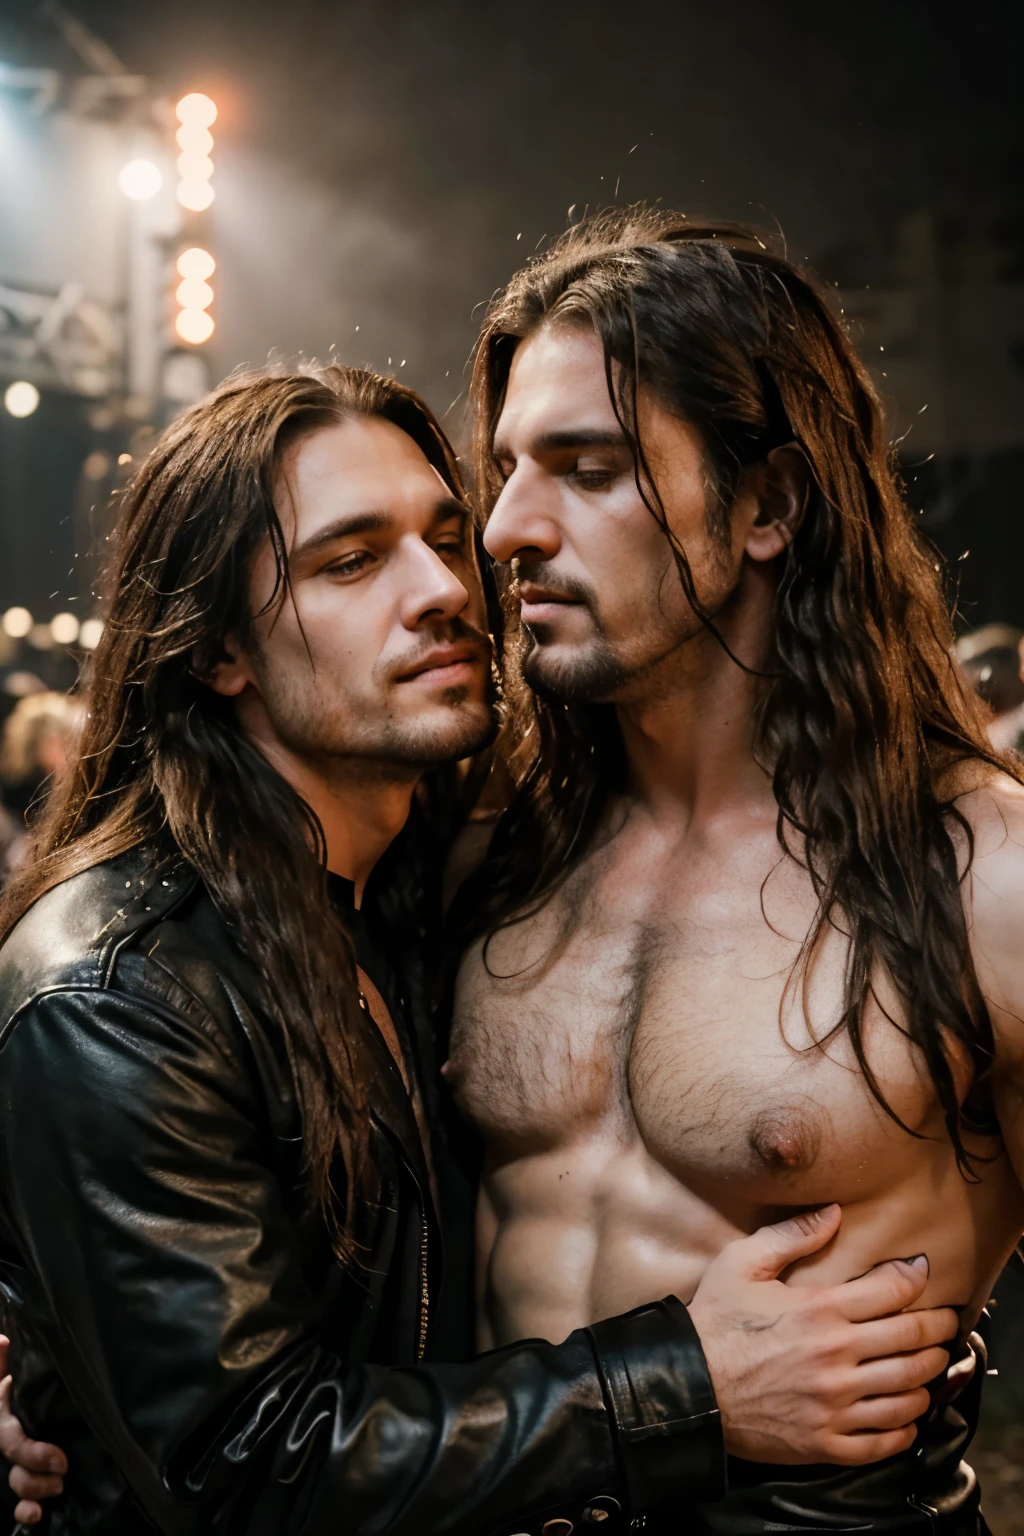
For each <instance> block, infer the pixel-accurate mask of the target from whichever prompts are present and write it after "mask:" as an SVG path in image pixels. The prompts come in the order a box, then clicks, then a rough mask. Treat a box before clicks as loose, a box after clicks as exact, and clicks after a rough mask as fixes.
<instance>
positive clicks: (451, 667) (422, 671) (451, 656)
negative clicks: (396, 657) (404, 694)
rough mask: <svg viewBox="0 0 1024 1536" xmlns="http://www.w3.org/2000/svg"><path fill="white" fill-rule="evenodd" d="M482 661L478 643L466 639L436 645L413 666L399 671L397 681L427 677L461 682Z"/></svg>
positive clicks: (402, 681) (404, 681)
mask: <svg viewBox="0 0 1024 1536" xmlns="http://www.w3.org/2000/svg"><path fill="white" fill-rule="evenodd" d="M482 661H483V652H482V650H481V648H480V646H478V645H473V644H470V643H468V642H466V641H463V642H453V643H452V644H451V645H438V646H435V647H434V649H433V650H432V651H428V652H427V654H426V655H425V656H421V657H420V659H419V661H418V662H416V664H415V666H412V667H410V668H409V670H408V671H407V672H403V673H401V675H400V676H399V677H398V678H397V681H398V682H400V683H408V682H411V681H412V679H413V678H416V677H429V678H431V679H432V680H433V679H437V680H438V681H443V682H461V681H462V680H463V679H464V678H469V677H471V676H472V674H473V672H474V671H475V670H476V668H477V667H478V666H480V664H481V663H482Z"/></svg>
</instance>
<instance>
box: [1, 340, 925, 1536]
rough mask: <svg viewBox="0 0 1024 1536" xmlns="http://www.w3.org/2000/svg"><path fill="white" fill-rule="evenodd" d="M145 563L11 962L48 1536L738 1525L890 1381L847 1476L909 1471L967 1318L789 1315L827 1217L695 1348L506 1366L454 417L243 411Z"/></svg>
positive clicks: (614, 1332) (896, 1287)
mask: <svg viewBox="0 0 1024 1536" xmlns="http://www.w3.org/2000/svg"><path fill="white" fill-rule="evenodd" d="M114 544H115V554H114V562H113V571H112V580H111V594H110V599H109V607H108V612H107V619H106V628H105V630H104V635H103V639H102V642H101V644H100V646H99V647H98V649H97V651H96V653H95V657H94V661H93V667H92V675H91V679H90V682H89V686H88V691H87V709H88V717H87V721H86V725H85V728H84V732H83V737H82V740H81V743H80V751H79V753H78V755H77V756H76V757H75V758H74V760H73V762H72V763H71V764H70V765H69V771H68V773H67V774H66V775H65V777H64V778H63V779H62V780H61V781H60V783H59V784H58V785H57V787H56V789H55V791H54V793H53V796H52V799H51V801H50V804H49V806H48V808H47V811H46V814H45V817H44V818H43V820H42V822H41V824H40V826H39V828H38V831H37V834H36V843H35V849H34V857H33V859H32V861H31V862H30V864H29V865H28V866H27V867H26V868H25V869H24V871H23V872H22V873H21V874H20V875H19V877H18V878H17V880H16V881H15V883H14V884H13V886H12V887H11V889H10V891H9V892H8V894H7V896H6V901H5V906H4V909H3V917H2V931H3V935H4V937H3V944H2V948H0V1004H2V1007H0V1031H2V1033H0V1140H2V1146H3V1155H2V1165H0V1294H2V1298H3V1308H4V1315H5V1319H4V1320H5V1323H6V1325H7V1327H8V1330H9V1332H10V1334H11V1340H12V1347H13V1360H12V1364H13V1369H14V1375H15V1378H16V1381H17V1392H18V1396H17V1400H16V1407H17V1410H18V1411H19V1412H20V1414H21V1415H22V1416H23V1417H24V1419H25V1421H26V1423H27V1425H28V1426H29V1428H31V1429H33V1430H34V1431H36V1432H37V1433H41V1432H45V1433H46V1434H47V1435H48V1436H50V1437H51V1438H53V1439H54V1440H56V1441H58V1442H59V1443H60V1444H61V1445H62V1446H63V1448H64V1450H65V1451H66V1452H67V1453H68V1455H69V1461H70V1470H69V1474H68V1481H67V1486H66V1488H64V1490H63V1496H62V1497H61V1498H60V1499H59V1500H58V1501H57V1503H56V1504H55V1506H54V1509H53V1515H52V1521H51V1529H52V1530H53V1531H54V1532H60V1533H67V1536H71V1533H80V1532H84V1531H89V1532H94V1533H110V1536H114V1533H129V1532H130V1533H132V1536H135V1533H137V1532H138V1531H139V1530H140V1529H142V1528H143V1527H145V1528H146V1529H150V1528H153V1527H155V1528H156V1529H158V1530H160V1531H163V1532H167V1533H173V1536H178V1533H182V1536H184V1533H192V1532H201V1531H209V1530H213V1529H216V1530H222V1531H225V1532H236V1533H257V1532H260V1533H267V1536H270V1533H273V1536H281V1533H285V1532H288V1531H294V1532H296V1533H297V1532H299V1531H301V1532H303V1533H304V1536H315V1533H319V1532H324V1533H326V1532H332V1533H333V1532H335V1531H337V1530H338V1529H349V1530H353V1531H390V1532H395V1533H398V1536H401V1533H408V1536H413V1533H415V1536H422V1533H425V1532H429V1531H431V1530H435V1529H436V1530H439V1531H440V1530H443V1531H446V1532H449V1533H453V1536H459V1533H462V1536H478V1533H483V1532H487V1531H499V1530H508V1529H514V1530H519V1529H521V1528H522V1527H523V1526H524V1524H525V1523H526V1522H528V1521H532V1522H533V1524H532V1525H531V1529H537V1528H539V1527H540V1526H541V1525H544V1527H545V1529H546V1530H547V1531H548V1533H549V1536H551V1533H552V1532H557V1531H564V1530H566V1529H567V1528H568V1527H570V1526H572V1525H573V1524H575V1523H576V1522H577V1521H579V1520H584V1521H586V1522H588V1523H599V1522H601V1521H603V1520H604V1519H606V1518H608V1517H610V1512H611V1511H612V1510H618V1509H620V1508H621V1509H624V1510H625V1511H626V1512H627V1513H628V1515H629V1516H630V1517H631V1518H632V1517H636V1518H638V1519H642V1518H644V1517H645V1515H646V1513H647V1512H648V1511H650V1510H655V1509H657V1508H659V1507H662V1506H664V1505H666V1504H670V1505H671V1504H673V1503H677V1502H678V1501H680V1500H682V1499H686V1498H698V1497H715V1496H717V1494H718V1493H719V1492H720V1491H721V1488H722V1474H723V1466H724V1458H723V1444H726V1445H729V1446H730V1447H731V1448H732V1449H734V1450H737V1451H740V1452H742V1451H743V1450H744V1449H746V1450H748V1451H749V1452H750V1453H751V1454H756V1452H757V1445H756V1443H755V1440H754V1438H752V1434H751V1427H752V1426H753V1428H754V1432H755V1434H756V1432H757V1431H758V1430H759V1431H760V1433H761V1434H762V1436H763V1435H764V1434H765V1433H767V1430H768V1426H769V1425H770V1424H771V1423H772V1421H773V1420H774V1419H777V1418H779V1417H780V1413H781V1408H782V1406H783V1405H786V1406H787V1407H788V1406H789V1405H790V1404H791V1400H792V1397H793V1392H794V1388H795V1390H796V1392H797V1394H798V1395H799V1396H800V1399H801V1402H800V1407H799V1409H798V1410H797V1411H796V1412H795V1413H793V1412H790V1418H789V1423H788V1425H787V1427H786V1429H785V1430H784V1438H785V1440H786V1443H787V1446H788V1448H789V1450H790V1452H791V1454H793V1455H794V1456H796V1457H797V1458H798V1459H803V1460H809V1459H814V1458H815V1456H816V1455H817V1456H820V1454H821V1451H822V1449H823V1448H826V1447H828V1446H830V1445H832V1444H833V1443H836V1441H837V1439H838V1441H840V1442H841V1441H842V1438H843V1432H842V1428H841V1426H839V1427H837V1422H836V1421H837V1419H841V1418H843V1417H845V1397H846V1394H847V1392H848V1389H849V1384H850V1381H851V1379H852V1377H853V1376H854V1375H855V1374H856V1368H857V1363H858V1362H859V1361H860V1360H861V1359H863V1358H865V1357H866V1356H867V1355H871V1356H877V1355H879V1354H883V1355H887V1356H890V1355H894V1354H895V1355H896V1356H897V1358H895V1359H888V1360H887V1361H885V1363H884V1366H883V1367H882V1369H883V1371H887V1372H888V1376H887V1380H888V1381H889V1383H890V1384H891V1385H892V1387H893V1389H894V1390H897V1391H899V1392H900V1412H898V1413H896V1415H895V1416H894V1415H893V1414H892V1413H891V1412H890V1411H888V1410H887V1411H886V1413H885V1414H884V1415H883V1419H884V1422H882V1423H881V1424H880V1425H879V1426H878V1433H876V1434H871V1435H868V1436H866V1437H865V1438H864V1439H863V1440H860V1441H859V1442H857V1443H856V1444H854V1443H853V1441H852V1440H851V1441H850V1447H849V1453H850V1455H851V1457H856V1458H858V1459H864V1458H867V1457H871V1456H876V1457H877V1456H879V1455H883V1454H885V1452H886V1450H888V1449H891V1448H892V1447H893V1446H894V1444H897V1443H905V1441H906V1440H907V1439H909V1438H910V1437H911V1436H912V1435H913V1429H912V1428H910V1429H906V1428H904V1427H903V1426H905V1425H907V1424H908V1423H909V1421H911V1420H912V1418H913V1413H914V1409H915V1404H916V1401H917V1392H915V1390H914V1389H915V1388H919V1387H920V1385H921V1383H922V1382H923V1381H924V1380H925V1379H926V1378H927V1376H928V1374H930V1373H933V1372H934V1371H935V1370H937V1369H938V1368H940V1366H942V1365H943V1364H944V1362H945V1360H946V1359H947V1355H946V1352H945V1351H944V1350H942V1349H941V1348H938V1347H937V1346H938V1345H939V1344H940V1342H941V1341H942V1340H943V1339H945V1338H948V1336H949V1332H950V1330H951V1328H952V1326H953V1321H954V1320H953V1319H952V1317H951V1314H949V1313H948V1312H947V1311H944V1310H943V1309H935V1310H932V1311H930V1312H929V1313H928V1314H927V1316H926V1317H925V1322H924V1324H923V1326H922V1327H921V1328H916V1329H915V1330H914V1332H913V1337H912V1338H911V1337H910V1336H909V1335H908V1334H907V1331H906V1327H905V1325H904V1323H903V1321H902V1320H901V1319H900V1318H899V1317H897V1318H895V1319H889V1320H888V1321H885V1322H865V1321H863V1319H864V1318H868V1317H870V1318H877V1317H883V1316H884V1315H885V1314H886V1313H888V1312H893V1311H896V1312H898V1311H899V1309H900V1308H901V1307H904V1306H906V1305H909V1304H911V1303H913V1302H914V1301H915V1300H916V1299H917V1298H918V1297H919V1295H920V1293H921V1290H922V1288H923V1275H922V1274H921V1273H919V1271H918V1270H916V1269H915V1268H914V1267H913V1266H912V1265H908V1264H898V1263H897V1264H888V1265H886V1266H883V1267H882V1268H881V1269H880V1270H879V1271H878V1272H877V1273H876V1274H874V1275H872V1276H868V1277H866V1278H865V1279H863V1280H859V1281H857V1282H855V1283H854V1284H852V1285H848V1286H843V1287H834V1286H824V1287H822V1288H820V1289H818V1290H816V1291H815V1292H814V1293H813V1295H811V1294H810V1293H807V1294H806V1295H805V1297H804V1298H803V1299H802V1300H799V1301H798V1303H797V1305H795V1306H794V1305H793V1296H792V1293H791V1292H789V1291H788V1290H787V1288H786V1287H785V1286H783V1285H782V1284H780V1283H779V1282H778V1281H777V1279H776V1278H775V1277H776V1276H777V1274H778V1272H779V1271H780V1270H781V1269H782V1268H783V1267H784V1266H785V1265H786V1264H787V1263H789V1262H792V1261H793V1260H795V1259H797V1258H798V1257H799V1256H801V1255H804V1254H807V1253H810V1252H813V1251H814V1250H815V1249H816V1248H818V1247H820V1246H821V1244H822V1243H823V1242H824V1241H825V1239H826V1238H827V1236H828V1230H827V1224H825V1225H823V1224H822V1223H821V1222H820V1221H817V1222H816V1221H815V1220H814V1219H813V1218H812V1219H809V1220H807V1221H804V1222H786V1223H782V1224H781V1225H779V1226H776V1227H770V1228H768V1229H767V1230H766V1231H765V1232H763V1233H760V1234H758V1235H756V1236H755V1237H753V1238H751V1239H748V1240H747V1241H746V1242H740V1243H737V1244H735V1245H734V1246H733V1248H732V1249H731V1250H730V1251H729V1252H728V1253H726V1254H724V1255H723V1256H722V1258H721V1260H720V1261H719V1262H718V1264H717V1265H712V1267H711V1269H710V1270H709V1273H708V1277H707V1283H706V1285H705V1287H704V1288H703V1291H702V1293H700V1294H698V1295H697V1296H696V1297H695V1298H694V1301H693V1306H692V1308H691V1311H692V1313H693V1317H694V1319H695V1321H696V1323H697V1326H698V1328H699V1330H700V1337H699V1339H698V1334H697V1332H696V1331H695V1328H694V1323H693V1322H692V1321H691V1319H690V1316H689V1314H688V1313H687V1310H686V1309H685V1308H684V1307H682V1306H681V1305H680V1304H679V1303H678V1302H676V1301H674V1300H672V1299H669V1300H668V1301H660V1300H659V1299H658V1298H657V1297H655V1296H654V1295H653V1294H652V1295H650V1296H647V1297H645V1302H646V1303H649V1304H646V1305H644V1306H642V1307H640V1308H639V1309H638V1310H636V1311H634V1312H633V1313H632V1314H631V1315H630V1316H628V1317H617V1318H609V1319H606V1320H603V1321H601V1322H599V1323H598V1322H597V1321H596V1320H593V1321H594V1324H595V1325H594V1326H588V1327H587V1328H586V1329H583V1330H577V1331H574V1332H573V1333H572V1334H571V1336H569V1337H567V1338H565V1339H561V1340H559V1341H558V1342H556V1343H546V1342H544V1341H538V1340H533V1341H532V1342H526V1343H517V1344H514V1345H513V1346H511V1347H509V1348H507V1349H503V1350H501V1351H498V1352H497V1353H493V1354H490V1355H488V1356H485V1357H483V1358H481V1359H477V1360H473V1359H471V1358H470V1357H471V1354H472V1345H471V1335H470V1331H469V1325H470V1324H471V1320H472V1308H471V1305H470V1298H471V1294H472V1286H471V1273H470V1270H471V1266H470V1264H469V1256H470V1252H471V1244H470V1241H469V1224H468V1221H467V1222H466V1223H465V1225H464V1226H463V1227H462V1228H461V1229H460V1227H459V1225H458V1221H457V1219H456V1218H457V1213H458V1210H459V1207H460V1201H459V1190H460V1180H459V1176H458V1170H457V1168H456V1167H455V1165H454V1162H453V1159H452V1156H451V1153H450V1150H449V1146H448V1140H447V1137H446V1135H445V1132H444V1125H443V1117H442V1111H441V1106H440V1103H439V1093H438V1088H439V1083H440V1079H439V1076H438V1073H437V1070H436V1062H435V1058H434V1054H433V1051H434V1041H433V1026H432V1021H431V1017H430V1006H429V1005H430V974H429V970H430V966H429V961H430V955H429V952H430V951H432V950H433V951H436V949H437V932H436V930H437V924H438V914H439V906H440V902H439V899H438V895H437V892H438V888H439V882H440V873H441V863H442V857H443V853H444V849H445V846H446V844H447V841H448V838H449V835H450V832H451V830H452V829H453V828H454V826H455V824H456V822H457V819H458V809H459V807H458V800H459V794H460V780H459V775H458V773H457V771H456V768H455V762H456V760H458V759H466V758H468V757H470V756H471V755H472V754H473V753H475V752H476V751H477V750H478V749H479V748H480V747H481V746H482V745H484V744H485V743H486V742H487V741H488V740H489V739H490V737H491V734H492V730H493V710H492V704H491V700H490V689H491V682H490V644H489V640H488V635H487V613H486V603H485V597H484V592H483V588H482V585H481V579H480V573H479V570H478V567H477V562H476V555H475V544H474V534H473V529H472V523H471V519H470V518H469V515H468V509H467V505H466V501H465V497H464V494H463V491H462V488H461V485H460V483H459V476H458V470H457V467H456V463H455V460H454V457H453V455H452V453H451V450H450V448H449V446H448V444H447V443H446V441H445V439H444V437H443V435H442V433H441V431H440V429H439V427H438V425H437V423H436V421H435V420H434V418H433V417H432V416H431V414H430V412H429V411H428V410H427V409H426V407H425V406H424V405H423V404H422V402H420V401H419V400H418V399H417V398H416V397H415V396H414V395H413V394H412V393H411V392H410V391H408V390H406V389H403V388H402V386H400V385H398V384H396V383H395V382H394V381H391V380H384V379H380V378H377V377H375V376H373V375H370V374H367V373H362V372H359V371H356V370H346V369H339V368H330V369H325V370H306V371H298V372H293V373H289V372H287V371H284V370H274V369H271V370H266V371H263V372H259V373H256V374H253V375H247V376H242V377H238V378H234V379H231V380H229V381H228V382H227V383H226V384H225V385H223V386H222V387H221V388H220V389H219V390H218V391H215V392H214V394H213V395H212V396H210V397H209V398H208V399H207V400H205V401H203V402H201V403H200V404H199V405H198V406H196V407H195V408H194V409H193V410H191V411H190V412H187V413H186V414H185V415H184V416H182V417H181V418H180V419H179V420H178V421H177V422H175V423H174V424H173V425H172V426H171V427H170V428H169V429H168V430H167V432H166V433H165V434H164V436H163V438H162V439H161V440H160V442H159V443H158V444H157V446H156V447H155V449H154V450H153V452H152V454H151V455H150V456H149V457H148V458H147V459H146V460H145V462H144V463H143V464H142V465H141V466H140V467H139V469H138V471H137V472H136V474H135V476H134V479H133V481H132V483H131V485H130V486H129V487H128V488H127V490H126V492H125V496H124V500H123V505H122V508H121V515H120V521H119V524H118V529H117V533H116V536H115V540H114ZM471 790H472V777H471V778H470V780H469V782H468V783H466V782H463V783H462V784H461V793H462V794H463V796H465V794H466V793H468V792H471ZM452 1213H454V1215H453V1214H452ZM445 1237H446V1238H447V1243H446V1248H447V1252H446V1259H445V1264H444V1270H443V1274H442V1260H441V1243H442V1238H445ZM464 1260H465V1263H464V1262H463V1261H464ZM464 1272H465V1273H464ZM463 1280H465V1282H466V1283H465V1284H463ZM671 1289H672V1287H671V1286H670V1287H669V1290H671ZM662 1294H664V1293H662ZM702 1344H703V1351H702V1348H701V1345H702ZM911 1345H913V1346H914V1348H915V1349H916V1353H915V1355H914V1356H913V1357H912V1358H910V1360H909V1370H908V1359H907V1357H906V1355H905V1354H903V1353H901V1352H905V1351H906V1350H907V1349H908V1348H909V1347H910V1346H911ZM705 1353H706V1355H707V1358H708V1360H709V1361H710V1362H711V1366H712V1370H713V1371H714V1373H715V1386H716V1387H717V1392H718V1401H717V1403H716V1396H715V1391H714V1390H713V1389H712V1384H711V1380H710V1379H709V1374H708V1365H707V1363H706V1361H705ZM730 1355H731V1356H732V1357H733V1359H734V1362H735V1364H734V1367H733V1368H730V1367H729V1366H728V1364H727V1363H722V1362H727V1361H728V1358H729V1357H730ZM453 1362H462V1363H453ZM866 1386H868V1387H870V1388H871V1389H872V1390H874V1388H875V1386H876V1382H875V1378H874V1377H872V1378H871V1380H870V1381H869V1382H866ZM8 1388H9V1384H8ZM868 1422H870V1415H869V1421H868ZM723 1424H724V1440H723ZM5 1427H9V1422H8V1423H6V1425H5ZM47 1454H48V1455H55V1454H58V1453H56V1452H54V1451H48V1452H47ZM26 1455H27V1459H29V1460H31V1459H32V1458H31V1456H28V1453H26ZM22 1470H23V1469H22ZM59 1482H60V1479H59V1475H54V1480H53V1481H51V1482H50V1483H46V1482H44V1483H42V1484H36V1485H32V1486H29V1485H28V1484H26V1483H25V1482H21V1483H20V1484H17V1483H16V1486H17V1489H18V1491H19V1492H20V1493H22V1494H27V1493H31V1492H33V1491H34V1492H37V1493H42V1492H47V1491H48V1492H53V1493H56V1492H57V1491H58V1487H59ZM18 1513H19V1516H20V1517H26V1518H28V1517H30V1516H33V1515H37V1514H38V1510H37V1509H35V1510H30V1509H27V1508H24V1507H19V1510H18Z"/></svg>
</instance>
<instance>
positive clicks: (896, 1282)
mask: <svg viewBox="0 0 1024 1536" xmlns="http://www.w3.org/2000/svg"><path fill="white" fill-rule="evenodd" d="M927 1284H928V1259H927V1256H926V1255H925V1254H923V1253H919V1254H918V1255H917V1257H916V1258H913V1259H890V1260H889V1261H888V1262H887V1263H885V1264H876V1265H875V1267H874V1269H871V1270H868V1273H867V1274H866V1275H861V1276H860V1278H859V1279H857V1280H848V1281H847V1282H846V1284H845V1285H837V1286H835V1287H834V1288H833V1290H832V1300H833V1301H834V1302H835V1305H836V1308H837V1310H838V1311H839V1313H840V1315H841V1316H842V1317H845V1318H846V1319H847V1320H848V1321H849V1322H851V1323H866V1322H867V1321H868V1320H869V1319H870V1318H873V1317H886V1316H888V1315H889V1313H891V1312H902V1311H903V1309H904V1307H909V1306H910V1305H911V1304H912V1303H913V1302H915V1301H916V1300H917V1299H918V1297H919V1296H920V1295H921V1293H922V1291H923V1290H924V1288H925V1286H926V1285H927ZM954 1332H955V1330H954Z"/></svg>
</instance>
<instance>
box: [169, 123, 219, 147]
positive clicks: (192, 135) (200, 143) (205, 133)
mask: <svg viewBox="0 0 1024 1536" xmlns="http://www.w3.org/2000/svg"><path fill="white" fill-rule="evenodd" d="M174 137H175V139H176V140H177V141H178V148H179V149H181V150H185V151H187V153H189V154H192V155H208V154H209V153H210V150H211V149H212V148H213V134H212V133H211V132H210V130H209V128H204V127H203V125H202V124H201V123H182V125H181V127H180V128H179V129H178V131H177V133H176V134H175V135H174Z"/></svg>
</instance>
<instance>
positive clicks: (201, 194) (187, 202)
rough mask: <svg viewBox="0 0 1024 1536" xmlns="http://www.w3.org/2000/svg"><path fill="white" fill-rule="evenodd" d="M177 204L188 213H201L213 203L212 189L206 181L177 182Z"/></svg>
mask: <svg viewBox="0 0 1024 1536" xmlns="http://www.w3.org/2000/svg"><path fill="white" fill-rule="evenodd" d="M178 202H179V203H180V204H181V206H182V207H183V208H187V209H188V211H189V213H202V212H203V211H204V209H206V208H209V206H210V204H211V203H212V202H213V188H212V187H211V186H210V183H209V182H208V181H182V182H179V183H178Z"/></svg>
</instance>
